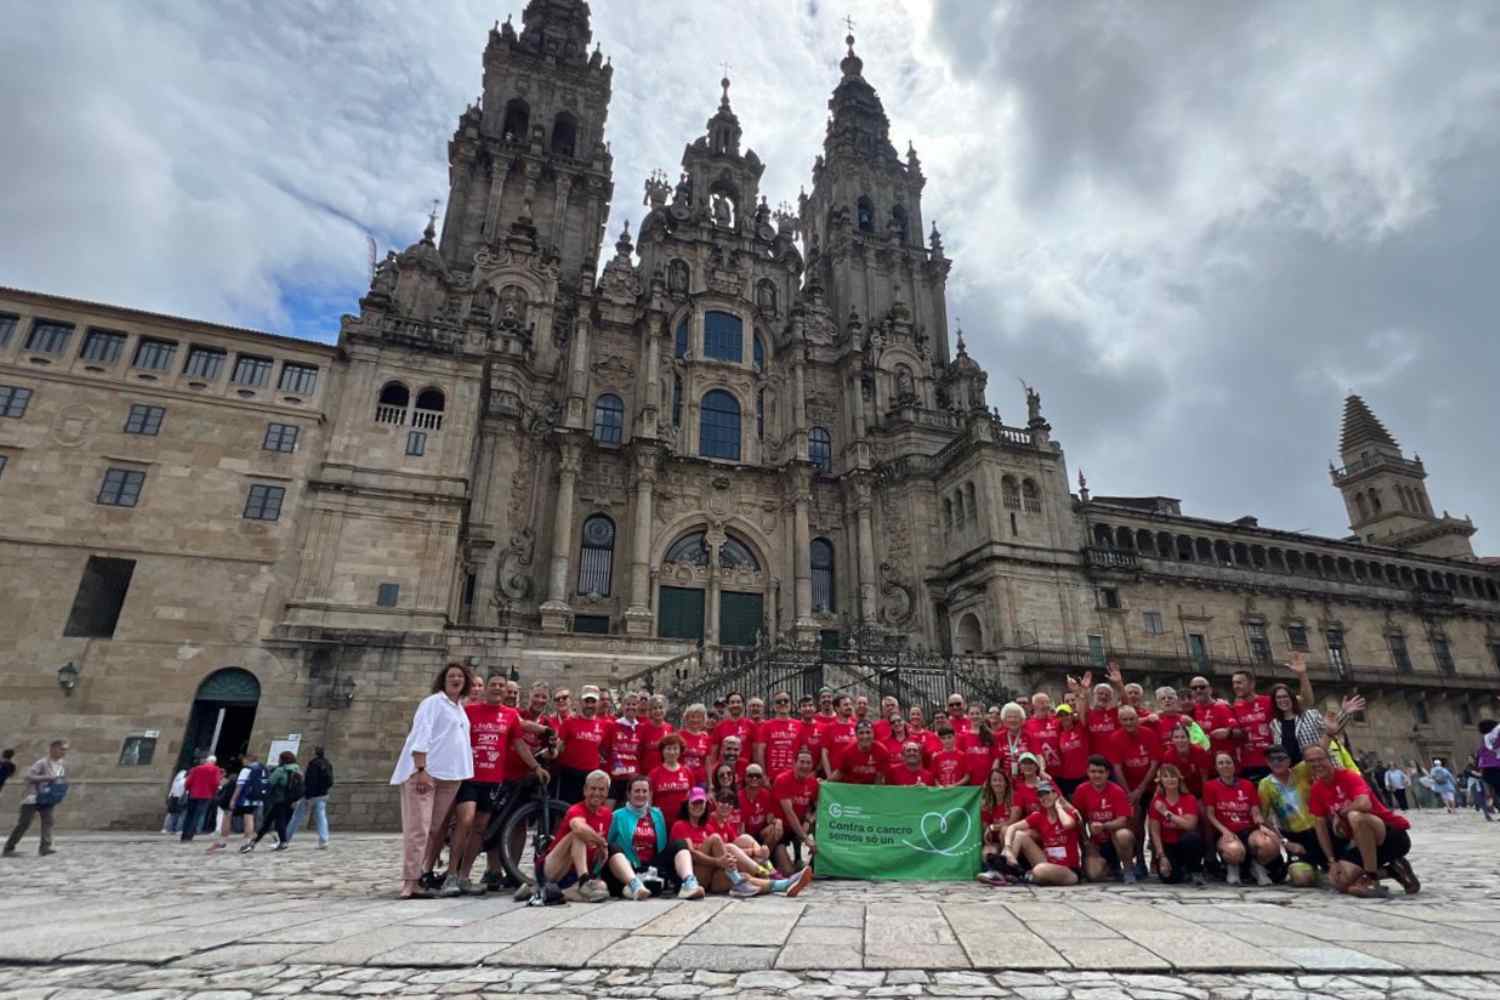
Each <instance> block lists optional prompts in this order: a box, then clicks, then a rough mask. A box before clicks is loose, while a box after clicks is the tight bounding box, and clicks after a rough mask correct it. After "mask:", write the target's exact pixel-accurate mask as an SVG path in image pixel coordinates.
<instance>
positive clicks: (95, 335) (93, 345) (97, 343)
mask: <svg viewBox="0 0 1500 1000" xmlns="http://www.w3.org/2000/svg"><path fill="white" fill-rule="evenodd" d="M124 352H125V335H124V334H123V333H115V332H114V331H113V330H90V331H89V332H88V336H86V337H84V338H83V352H82V353H81V354H80V355H79V357H81V358H82V359H83V360H85V361H92V362H93V363H94V364H96V365H112V364H114V363H115V362H116V361H119V360H120V355H121V354H123V353H124Z"/></svg>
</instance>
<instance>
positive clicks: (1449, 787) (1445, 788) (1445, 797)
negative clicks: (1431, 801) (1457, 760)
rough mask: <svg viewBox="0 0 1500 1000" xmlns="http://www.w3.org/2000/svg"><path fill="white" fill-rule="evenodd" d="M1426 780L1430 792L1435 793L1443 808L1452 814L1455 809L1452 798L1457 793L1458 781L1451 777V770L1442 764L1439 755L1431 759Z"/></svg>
mask: <svg viewBox="0 0 1500 1000" xmlns="http://www.w3.org/2000/svg"><path fill="white" fill-rule="evenodd" d="M1427 780H1428V781H1429V782H1431V785H1430V786H1429V787H1430V788H1431V789H1432V794H1434V795H1436V796H1437V797H1438V799H1439V800H1440V801H1441V802H1442V803H1443V808H1444V809H1446V810H1447V811H1448V815H1449V816H1452V815H1453V814H1454V812H1456V810H1455V809H1454V808H1453V800H1454V798H1455V797H1456V796H1457V795H1458V787H1457V786H1458V781H1457V779H1455V778H1454V777H1453V772H1452V771H1450V770H1448V768H1446V767H1444V766H1443V759H1442V758H1441V757H1434V758H1433V759H1432V769H1431V770H1430V771H1428V772H1427Z"/></svg>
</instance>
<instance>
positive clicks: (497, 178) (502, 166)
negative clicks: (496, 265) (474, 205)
mask: <svg viewBox="0 0 1500 1000" xmlns="http://www.w3.org/2000/svg"><path fill="white" fill-rule="evenodd" d="M509 166H510V165H509V164H508V163H502V162H501V161H500V160H492V161H491V162H490V192H489V201H488V202H486V203H485V207H484V236H485V238H486V239H489V240H496V239H499V238H500V201H501V199H502V198H503V197H504V196H505V175H506V173H507V171H508V169H509Z"/></svg>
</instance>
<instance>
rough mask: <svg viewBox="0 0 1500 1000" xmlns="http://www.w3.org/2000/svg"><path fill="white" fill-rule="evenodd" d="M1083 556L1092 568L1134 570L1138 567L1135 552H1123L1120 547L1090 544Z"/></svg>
mask: <svg viewBox="0 0 1500 1000" xmlns="http://www.w3.org/2000/svg"><path fill="white" fill-rule="evenodd" d="M1083 558H1084V561H1085V562H1086V563H1087V564H1088V566H1089V568H1090V569H1124V570H1133V569H1135V568H1136V558H1135V553H1134V552H1122V551H1120V550H1119V549H1107V548H1103V547H1100V546H1097V545H1090V546H1089V547H1088V548H1086V549H1084V550H1083Z"/></svg>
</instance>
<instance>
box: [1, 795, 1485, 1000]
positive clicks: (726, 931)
mask: <svg viewBox="0 0 1500 1000" xmlns="http://www.w3.org/2000/svg"><path fill="white" fill-rule="evenodd" d="M1413 833H1414V838H1413V839H1414V840H1415V842H1416V845H1417V847H1416V850H1415V851H1414V853H1413V858H1414V860H1415V865H1416V869H1417V872H1418V874H1419V875H1420V876H1421V877H1422V879H1423V882H1424V887H1423V890H1422V892H1421V894H1420V895H1418V896H1416V897H1412V898H1406V897H1403V896H1401V895H1400V894H1399V892H1398V893H1397V894H1396V895H1395V896H1393V897H1392V898H1391V899H1389V900H1385V901H1380V902H1369V901H1358V900H1354V899H1350V898H1347V897H1342V896H1336V895H1334V894H1333V893H1331V892H1328V891H1325V890H1292V889H1282V888H1272V889H1255V888H1235V889H1231V888H1228V887H1226V886H1223V885H1212V886H1210V887H1208V888H1205V889H1199V890H1193V889H1188V888H1168V887H1164V886H1160V885H1157V884H1155V883H1154V882H1153V883H1152V884H1149V885H1145V884H1143V885H1140V886H1125V885H1122V884H1110V885H1097V886H1082V887H1078V888H1074V889H1062V890H1056V889H1054V890H1039V889H1033V888H1028V887H1011V888H1000V889H996V888H990V887H987V886H982V885H977V884H949V885H930V884H929V885H915V884H906V883H857V882H825V881H817V882H815V883H814V884H813V885H812V886H811V887H810V889H809V890H808V891H807V892H806V893H805V894H804V895H802V896H801V897H799V898H797V899H795V900H787V899H779V898H759V899H753V900H749V901H730V900H728V899H726V898H722V897H720V898H710V899H707V900H703V901H686V900H684V901H677V900H662V901H649V902H643V903H635V902H620V901H616V902H609V903H603V904H598V905H589V904H580V903H572V904H568V905H565V906H558V907H551V908H542V909H538V908H531V907H525V906H522V905H520V904H517V903H514V902H512V901H511V900H510V899H509V897H508V896H497V895H489V896H484V897H480V898H473V897H468V898H457V899H447V900H431V901H415V902H398V901H397V900H395V898H394V893H393V887H394V879H393V873H394V872H396V870H397V867H398V865H397V859H398V856H399V851H400V842H399V839H398V838H396V837H393V836H386V835H351V836H339V835H338V833H337V831H335V836H334V839H333V842H332V844H331V846H330V848H329V849H328V850H326V851H319V850H316V849H315V839H314V838H311V837H309V838H307V839H306V840H303V841H300V842H294V843H293V845H292V847H291V849H290V850H288V851H286V852H283V853H279V854H274V855H273V854H270V853H269V851H268V850H262V851H261V852H257V853H254V854H248V855H240V854H238V853H235V852H233V851H231V852H228V853H221V854H217V855H213V856H207V855H205V853H204V845H202V844H201V843H193V844H181V843H179V842H178V841H177V840H176V839H175V838H169V837H164V836H161V835H153V836H147V835H139V834H137V835H123V834H79V835H74V836H68V837H65V838H64V839H63V840H62V841H61V842H60V843H59V845H58V846H59V851H60V853H58V854H57V855H55V856H53V857H51V858H47V859H41V858H38V857H37V856H35V855H34V854H30V855H22V856H20V857H17V858H14V859H10V860H7V861H6V862H5V863H4V865H3V866H0V1000H115V998H125V997H129V998H130V1000H252V998H258V997H264V996H286V997H295V996H301V995H307V996H313V995H317V994H321V995H341V996H349V997H353V996H392V997H438V996H485V997H494V996H513V995H521V994H528V995H529V994H550V995H551V996H553V997H589V998H596V997H597V998H620V1000H627V998H634V1000H696V998H698V997H705V998H708V997H716V996H756V997H769V996H775V995H785V996H791V997H817V998H843V997H847V998H858V997H870V998H877V997H922V996H952V997H970V996H972V997H1017V998H1020V1000H1064V998H1088V1000H1109V998H1129V1000H1152V998H1157V1000H1167V998H1178V997H1193V998H1200V1000H1204V998H1226V1000H1228V998H1243V1000H1292V998H1301V997H1335V996H1336V997H1339V998H1341V1000H1364V998H1370V1000H1373V998H1382V997H1401V998H1417V997H1481V996H1483V997H1491V996H1494V995H1495V992H1496V990H1497V989H1500V956H1497V955H1496V954H1495V949H1494V947H1493V945H1494V940H1495V932H1496V930H1497V929H1500V919H1497V917H1496V911H1495V903H1496V900H1497V898H1500V875H1497V872H1496V866H1495V865H1494V863H1493V846H1492V843H1493V839H1494V838H1495V837H1497V836H1500V828H1497V827H1496V826H1493V825H1489V824H1485V823H1484V822H1483V821H1482V820H1480V818H1479V817H1478V816H1477V815H1475V814H1472V813H1469V814H1460V815H1458V816H1453V817H1449V816H1443V815H1438V814H1434V813H1431V812H1427V813H1421V814H1417V815H1416V816H1415V817H1414V824H1413Z"/></svg>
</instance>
